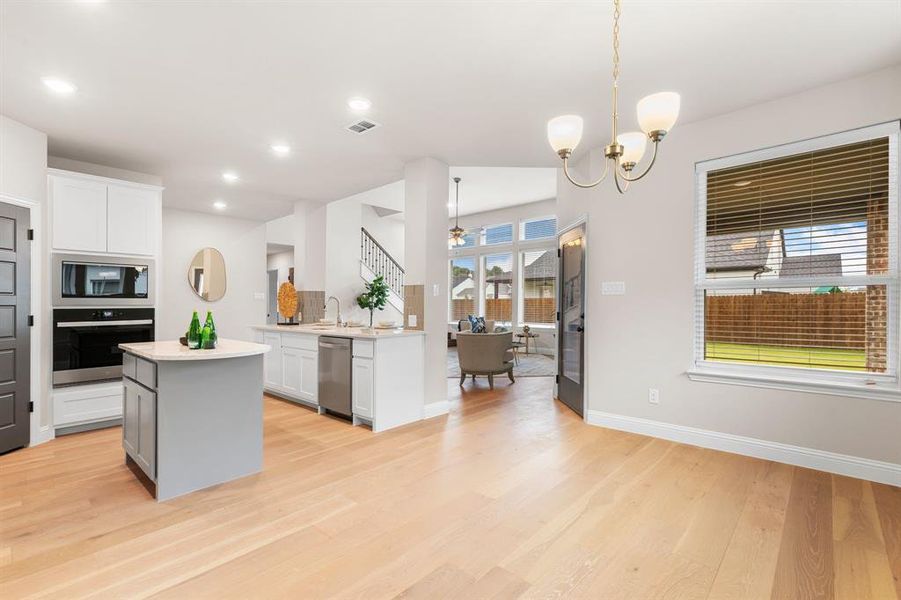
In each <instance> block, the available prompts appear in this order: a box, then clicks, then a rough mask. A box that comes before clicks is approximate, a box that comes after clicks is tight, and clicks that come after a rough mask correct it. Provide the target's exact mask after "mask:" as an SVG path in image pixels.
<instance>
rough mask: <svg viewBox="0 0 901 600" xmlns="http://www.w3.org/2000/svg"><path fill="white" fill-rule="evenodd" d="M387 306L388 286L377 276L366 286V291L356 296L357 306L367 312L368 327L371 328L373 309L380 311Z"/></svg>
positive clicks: (383, 279)
mask: <svg viewBox="0 0 901 600" xmlns="http://www.w3.org/2000/svg"><path fill="white" fill-rule="evenodd" d="M386 304H388V284H387V283H385V278H384V277H382V276H381V275H379V276H378V277H376V278H375V279H373V280H372V282H371V283H367V284H366V291H365V292H363V293H362V294H360V295H359V296H357V306H359V307H360V308H365V309H366V310H368V311H369V327H370V329H371V328H372V314H373V312H375V309H379V310H382V309H383V308H385V305H386Z"/></svg>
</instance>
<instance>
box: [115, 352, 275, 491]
mask: <svg viewBox="0 0 901 600" xmlns="http://www.w3.org/2000/svg"><path fill="white" fill-rule="evenodd" d="M178 346H179V345H178V342H147V343H140V344H122V345H121V346H120V347H121V348H122V349H123V350H124V351H125V356H124V359H123V382H124V385H123V387H124V392H123V415H124V417H123V427H122V446H123V448H124V449H125V455H126V463H128V464H129V466H130V467H131V468H132V470H133V471H137V470H138V469H139V470H140V471H141V472H142V474H143V477H142V479H145V481H144V483H145V485H147V487H148V488H150V490H151V491H152V492H153V493H154V495H155V497H156V499H157V500H158V501H162V500H168V499H170V498H174V497H176V496H181V495H183V494H187V493H189V492H193V491H196V490H201V489H203V488H207V487H210V486H212V485H216V484H219V483H224V482H226V481H231V480H233V479H238V478H240V477H245V476H247V475H252V474H254V473H259V472H260V471H261V470H262V467H263V354H264V353H265V352H266V351H268V349H269V348H268V346H265V345H261V344H252V343H250V342H239V341H236V340H220V344H219V347H218V348H217V349H215V350H192V351H190V352H191V354H188V350H187V349H184V350H181V349H180V348H181V347H178ZM204 353H206V354H204Z"/></svg>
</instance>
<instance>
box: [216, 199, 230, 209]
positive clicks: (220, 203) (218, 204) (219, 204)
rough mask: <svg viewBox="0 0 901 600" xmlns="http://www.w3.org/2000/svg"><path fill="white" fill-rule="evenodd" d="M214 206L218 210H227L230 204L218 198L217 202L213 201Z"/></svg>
mask: <svg viewBox="0 0 901 600" xmlns="http://www.w3.org/2000/svg"><path fill="white" fill-rule="evenodd" d="M213 208H215V209H216V210H225V209H226V208H228V204H226V203H225V202H223V201H222V200H216V201H215V202H213Z"/></svg>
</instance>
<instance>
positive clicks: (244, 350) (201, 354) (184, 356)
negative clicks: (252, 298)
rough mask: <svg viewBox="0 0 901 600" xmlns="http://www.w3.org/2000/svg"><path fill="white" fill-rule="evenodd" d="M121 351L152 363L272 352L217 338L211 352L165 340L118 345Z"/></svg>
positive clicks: (213, 358) (261, 347)
mask: <svg viewBox="0 0 901 600" xmlns="http://www.w3.org/2000/svg"><path fill="white" fill-rule="evenodd" d="M119 347H120V348H121V349H122V350H125V351H126V352H128V353H129V354H134V355H135V356H140V357H141V358H146V359H147V360H152V361H156V362H158V361H166V360H216V359H218V358H238V357H241V356H255V355H257V354H265V353H266V352H269V351H270V350H272V348H271V347H270V346H267V345H266V344H255V343H253V342H244V341H241V340H229V339H223V338H219V341H218V344H217V345H216V347H215V348H214V349H212V350H188V347H187V346H182V345H181V344H180V343H179V342H178V340H166V341H157V342H140V343H137V344H119Z"/></svg>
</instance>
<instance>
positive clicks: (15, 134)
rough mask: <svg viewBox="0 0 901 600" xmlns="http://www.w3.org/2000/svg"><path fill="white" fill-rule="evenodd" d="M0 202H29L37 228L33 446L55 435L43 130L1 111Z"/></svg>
mask: <svg viewBox="0 0 901 600" xmlns="http://www.w3.org/2000/svg"><path fill="white" fill-rule="evenodd" d="M0 201H3V202H8V203H11V204H18V205H20V206H31V207H32V208H31V227H32V228H33V229H34V230H35V234H34V242H33V244H32V254H31V266H32V268H31V280H32V281H31V307H32V308H31V311H32V314H34V315H35V326H34V327H33V328H32V330H31V401H32V402H34V407H35V410H34V412H33V413H32V415H31V445H37V444H40V443H42V442H46V441H47V440H50V439H52V438H53V427H52V426H51V423H52V414H51V410H52V407H51V403H50V380H51V377H50V368H51V367H50V366H51V365H52V360H53V357H52V342H51V334H52V331H51V327H50V324H51V323H52V313H51V311H50V277H49V266H50V249H49V247H50V240H49V238H48V237H47V236H46V235H45V232H46V231H49V211H48V210H47V135H46V134H45V133H43V132H41V131H38V130H36V129H32V128H31V127H28V126H26V125H24V124H22V123H19V122H18V121H14V120H12V119H10V118H7V117H5V116H3V115H0Z"/></svg>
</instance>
